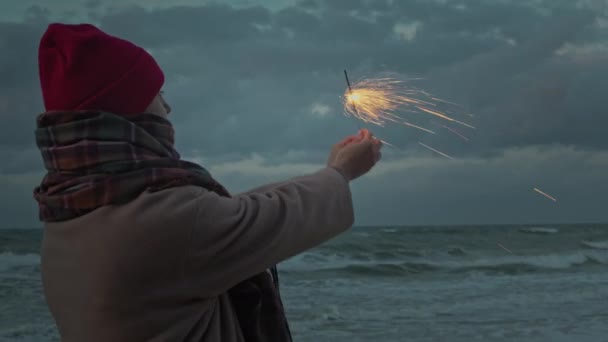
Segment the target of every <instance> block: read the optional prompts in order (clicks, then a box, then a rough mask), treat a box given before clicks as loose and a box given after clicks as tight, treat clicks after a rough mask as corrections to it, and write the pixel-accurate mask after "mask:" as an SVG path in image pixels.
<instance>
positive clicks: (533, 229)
mask: <svg viewBox="0 0 608 342" xmlns="http://www.w3.org/2000/svg"><path fill="white" fill-rule="evenodd" d="M519 231H520V232H522V233H529V234H557V233H559V229H557V228H550V227H527V228H520V229H519Z"/></svg>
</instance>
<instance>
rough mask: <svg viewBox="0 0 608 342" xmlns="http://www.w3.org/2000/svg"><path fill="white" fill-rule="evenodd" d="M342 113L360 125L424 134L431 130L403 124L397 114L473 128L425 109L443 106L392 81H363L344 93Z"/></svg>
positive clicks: (403, 82)
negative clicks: (398, 127)
mask: <svg viewBox="0 0 608 342" xmlns="http://www.w3.org/2000/svg"><path fill="white" fill-rule="evenodd" d="M343 102H344V112H345V114H346V115H348V116H353V117H355V118H357V119H359V120H361V121H363V122H366V123H371V124H375V125H378V126H384V125H385V124H386V123H387V122H393V123H397V124H402V125H406V126H409V127H412V128H416V129H419V130H422V131H425V132H427V133H432V134H434V133H435V132H433V131H432V130H430V129H427V128H424V127H421V126H419V125H415V124H412V123H410V122H407V121H404V119H403V118H401V117H400V116H399V115H397V114H396V113H397V112H398V111H400V110H403V111H415V112H425V113H427V114H431V115H435V116H437V117H440V118H442V119H444V120H447V121H451V122H455V123H459V124H461V125H465V126H467V127H470V128H475V127H473V126H471V125H468V124H466V123H464V122H461V121H458V120H456V119H453V118H451V117H449V116H448V115H447V114H445V113H443V112H441V111H439V110H435V109H429V108H428V107H435V106H436V103H435V102H445V103H448V102H447V101H442V100H439V99H437V98H435V97H431V96H430V94H428V93H426V92H425V91H422V90H418V89H416V88H412V87H409V86H408V85H406V84H405V81H401V80H396V79H391V78H375V79H365V80H362V81H359V82H357V83H355V84H353V85H352V87H351V88H348V89H346V91H345V93H344V96H343Z"/></svg>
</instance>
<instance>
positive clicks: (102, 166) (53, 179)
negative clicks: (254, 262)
mask: <svg viewBox="0 0 608 342" xmlns="http://www.w3.org/2000/svg"><path fill="white" fill-rule="evenodd" d="M35 135H36V143H37V145H38V148H39V149H40V152H41V154H42V159H43V161H44V165H45V167H46V169H47V174H46V175H45V177H44V179H43V180H42V183H41V184H40V186H38V187H36V188H35V189H34V198H35V199H36V201H37V202H38V205H39V217H40V220H41V221H44V222H55V221H64V220H69V219H72V218H75V217H78V216H81V215H84V214H86V213H88V212H90V211H93V210H95V209H97V208H99V207H102V206H105V205H110V204H122V203H126V202H129V201H131V200H133V199H134V198H136V197H137V196H138V195H139V194H141V193H142V192H144V191H146V190H148V191H158V190H161V189H166V188H170V187H176V186H182V185H197V186H201V187H204V188H206V189H208V190H210V191H214V192H216V193H218V194H219V195H221V196H226V197H229V196H230V194H229V193H228V191H227V190H226V189H225V188H224V187H223V186H222V185H221V184H219V183H218V182H217V181H215V180H214V179H213V177H212V176H211V174H210V173H209V172H207V170H205V169H204V168H203V167H201V166H199V165H197V164H195V163H192V162H188V161H183V160H180V155H179V153H178V152H177V151H176V150H175V148H174V146H173V145H174V130H173V126H172V125H171V123H170V122H169V121H167V120H166V119H164V118H162V117H160V116H157V115H154V114H147V113H143V114H135V115H115V114H111V113H104V112H91V111H79V112H49V113H43V114H41V115H39V116H38V119H37V128H36V131H35ZM228 293H229V295H230V298H231V300H232V303H233V306H234V308H235V312H236V313H237V316H238V319H239V323H240V326H241V330H242V332H243V335H244V336H245V340H246V341H247V342H258V341H259V342H261V341H277V342H283V341H291V334H290V332H289V326H288V324H287V320H286V318H285V314H284V309H283V304H282V302H281V296H280V293H279V287H278V275H277V272H276V267H273V268H272V269H271V270H269V272H262V273H260V274H258V275H255V276H253V277H251V278H250V279H247V280H245V281H243V282H241V283H240V284H238V285H236V286H235V287H233V288H232V289H230V290H229V291H228Z"/></svg>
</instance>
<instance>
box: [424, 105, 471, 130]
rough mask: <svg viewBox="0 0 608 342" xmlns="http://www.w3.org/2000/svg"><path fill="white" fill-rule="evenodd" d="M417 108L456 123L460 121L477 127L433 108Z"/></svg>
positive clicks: (464, 124) (462, 123)
mask: <svg viewBox="0 0 608 342" xmlns="http://www.w3.org/2000/svg"><path fill="white" fill-rule="evenodd" d="M417 108H418V109H420V110H421V111H424V112H427V113H429V114H432V115H435V116H438V117H440V118H442V119H445V120H448V121H452V122H456V123H459V124H461V125H463V126H467V127H469V128H473V129H475V127H473V126H471V125H469V124H466V123H464V122H462V121H458V120H455V119H452V118H451V117H449V116H447V115H445V114H443V113H440V112H437V111H434V110H431V109H428V108H424V107H420V106H417Z"/></svg>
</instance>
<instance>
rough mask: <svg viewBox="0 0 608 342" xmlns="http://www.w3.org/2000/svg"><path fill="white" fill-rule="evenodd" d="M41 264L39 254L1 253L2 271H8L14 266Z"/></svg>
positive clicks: (0, 266)
mask: <svg viewBox="0 0 608 342" xmlns="http://www.w3.org/2000/svg"><path fill="white" fill-rule="evenodd" d="M39 264H40V255H38V254H34V253H28V254H15V253H13V252H3V253H0V272H6V271H8V270H11V269H14V268H19V267H26V266H35V265H39Z"/></svg>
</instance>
